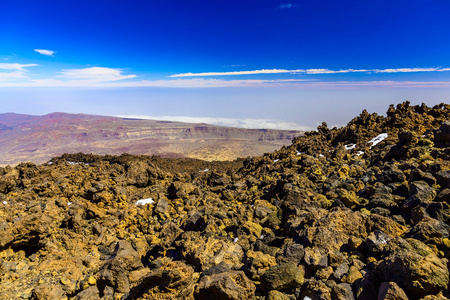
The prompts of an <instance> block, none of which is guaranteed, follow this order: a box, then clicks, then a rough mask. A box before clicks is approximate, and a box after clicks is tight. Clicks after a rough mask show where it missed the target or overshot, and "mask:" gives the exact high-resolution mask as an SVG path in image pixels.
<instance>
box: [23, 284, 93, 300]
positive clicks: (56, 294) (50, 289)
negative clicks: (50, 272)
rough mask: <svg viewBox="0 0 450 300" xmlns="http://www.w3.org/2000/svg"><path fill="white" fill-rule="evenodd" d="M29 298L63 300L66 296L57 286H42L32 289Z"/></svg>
mask: <svg viewBox="0 0 450 300" xmlns="http://www.w3.org/2000/svg"><path fill="white" fill-rule="evenodd" d="M97 292H98V290H97ZM97 296H98V295H97ZM31 297H32V299H36V300H47V299H55V300H59V299H65V298H66V297H67V296H66V293H64V290H63V289H62V288H61V287H60V286H58V285H50V284H42V285H39V286H37V287H35V288H34V289H33V291H32V296H31ZM80 299H81V298H80ZM98 299H100V298H98Z"/></svg>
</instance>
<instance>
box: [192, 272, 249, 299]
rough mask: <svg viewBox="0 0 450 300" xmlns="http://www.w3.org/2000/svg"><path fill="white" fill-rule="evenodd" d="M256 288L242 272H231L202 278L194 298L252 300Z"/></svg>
mask: <svg viewBox="0 0 450 300" xmlns="http://www.w3.org/2000/svg"><path fill="white" fill-rule="evenodd" d="M255 290H256V287H255V285H254V284H253V282H251V281H250V280H249V279H248V278H247V276H245V274H244V272H242V271H232V272H227V273H221V274H214V275H211V276H205V277H203V278H202V279H201V280H200V282H199V284H198V286H197V288H196V290H195V298H196V299H199V300H202V299H205V300H206V299H218V300H240V299H243V300H244V299H252V298H253V297H254V294H255Z"/></svg>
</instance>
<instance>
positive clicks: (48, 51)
mask: <svg viewBox="0 0 450 300" xmlns="http://www.w3.org/2000/svg"><path fill="white" fill-rule="evenodd" d="M34 51H36V52H37V53H40V54H42V55H46V56H53V54H55V53H56V51H52V50H45V49H34Z"/></svg>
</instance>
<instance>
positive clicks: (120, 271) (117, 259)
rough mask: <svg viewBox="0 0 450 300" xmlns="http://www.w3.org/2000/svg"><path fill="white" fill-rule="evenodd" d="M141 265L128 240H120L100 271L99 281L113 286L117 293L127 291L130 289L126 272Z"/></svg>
mask: <svg viewBox="0 0 450 300" xmlns="http://www.w3.org/2000/svg"><path fill="white" fill-rule="evenodd" d="M142 266H143V265H142V262H141V259H140V257H139V254H138V253H137V251H136V250H134V249H133V247H132V246H131V244H130V243H129V242H127V241H125V240H121V241H119V242H118V243H117V245H116V248H115V251H114V255H113V257H112V258H110V259H109V261H108V262H107V263H106V264H105V266H104V267H103V269H102V270H101V271H100V273H99V279H100V282H102V284H104V285H109V286H113V287H115V289H116V290H117V291H118V292H119V293H127V292H129V290H130V282H129V279H128V273H129V272H130V271H132V270H136V269H138V268H140V267H142Z"/></svg>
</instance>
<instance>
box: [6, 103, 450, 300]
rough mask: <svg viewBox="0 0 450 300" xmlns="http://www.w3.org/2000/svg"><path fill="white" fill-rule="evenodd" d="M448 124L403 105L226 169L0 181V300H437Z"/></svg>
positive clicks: (77, 162)
mask: <svg viewBox="0 0 450 300" xmlns="http://www.w3.org/2000/svg"><path fill="white" fill-rule="evenodd" d="M449 119H450V106H449V105H445V104H441V105H438V106H435V107H433V108H429V107H426V106H425V105H422V106H410V105H409V103H408V102H405V103H402V104H399V105H397V107H394V106H391V107H390V108H389V110H388V112H387V116H386V117H383V116H378V115H376V114H369V113H367V112H366V111H364V112H363V113H362V114H361V115H360V116H358V117H356V118H355V119H353V120H351V121H350V123H349V124H348V125H347V126H346V127H344V128H339V129H337V128H334V129H329V128H327V126H326V124H322V125H321V126H319V128H318V131H316V132H308V133H307V134H306V135H305V136H302V137H298V138H296V139H294V141H293V143H292V145H290V146H286V147H283V148H281V149H280V150H278V151H275V152H273V153H268V154H266V155H264V156H260V157H253V158H247V159H240V160H236V161H232V162H214V163H210V162H205V161H199V160H192V159H163V158H159V157H146V156H130V155H122V156H95V155H83V154H76V155H63V156H61V157H57V158H54V159H52V161H51V162H50V163H48V164H44V165H34V164H31V163H23V164H20V165H18V166H16V167H14V168H11V167H6V168H2V169H0V175H1V176H0V202H3V203H2V204H0V220H1V221H0V228H1V230H2V234H1V235H0V265H1V268H0V298H1V299H20V298H22V299H266V300H275V299H276V300H287V299H300V300H308V299H447V298H446V297H449V296H450V291H449V286H448V283H449V270H448V259H449V258H450V240H449V225H448V223H449V217H450V206H449V203H450V162H449V154H450V122H448V121H447V120H449ZM374 138H375V139H374ZM139 200H144V201H139Z"/></svg>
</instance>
